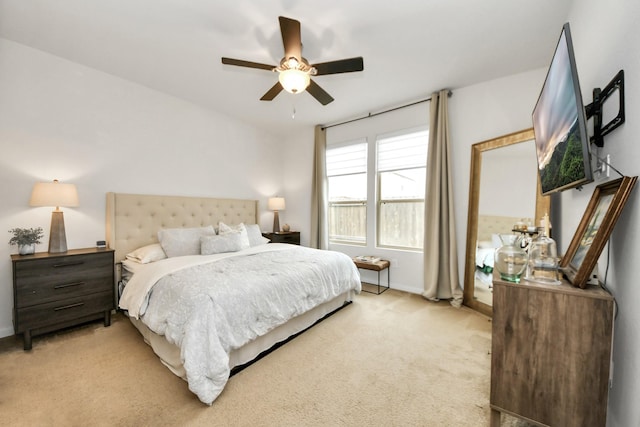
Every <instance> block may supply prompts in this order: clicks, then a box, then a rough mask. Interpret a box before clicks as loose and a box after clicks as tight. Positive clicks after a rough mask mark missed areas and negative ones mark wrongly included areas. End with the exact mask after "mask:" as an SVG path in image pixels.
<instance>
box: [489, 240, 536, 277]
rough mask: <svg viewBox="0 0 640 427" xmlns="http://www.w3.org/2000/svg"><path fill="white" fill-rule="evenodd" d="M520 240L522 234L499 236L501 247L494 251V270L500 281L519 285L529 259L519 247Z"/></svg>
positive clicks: (525, 252)
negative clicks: (496, 271)
mask: <svg viewBox="0 0 640 427" xmlns="http://www.w3.org/2000/svg"><path fill="white" fill-rule="evenodd" d="M522 239H523V235H522V234H500V240H501V242H502V246H500V247H499V248H498V249H497V250H496V253H495V263H494V268H495V269H496V270H498V273H500V278H501V279H502V280H507V281H509V282H514V283H520V276H521V275H522V273H523V272H524V270H525V268H527V260H528V258H529V257H528V254H527V251H525V250H524V249H523V248H522V246H521V242H522Z"/></svg>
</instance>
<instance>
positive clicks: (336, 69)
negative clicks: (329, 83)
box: [313, 56, 364, 76]
mask: <svg viewBox="0 0 640 427" xmlns="http://www.w3.org/2000/svg"><path fill="white" fill-rule="evenodd" d="M313 67H315V69H316V70H317V71H318V72H317V73H316V76H323V75H327V74H340V73H352V72H354V71H362V70H364V61H363V60H362V57H361V56H358V57H356V58H349V59H340V60H338V61H330V62H322V63H320V64H314V65H313Z"/></svg>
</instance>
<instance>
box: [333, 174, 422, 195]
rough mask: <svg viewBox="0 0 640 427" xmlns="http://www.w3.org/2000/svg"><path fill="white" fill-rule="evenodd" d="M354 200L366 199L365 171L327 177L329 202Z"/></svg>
mask: <svg viewBox="0 0 640 427" xmlns="http://www.w3.org/2000/svg"><path fill="white" fill-rule="evenodd" d="M423 197H424V196H423ZM354 200H357V201H366V200H367V174H366V173H359V174H356V175H342V176H331V177H329V201H330V202H345V201H354Z"/></svg>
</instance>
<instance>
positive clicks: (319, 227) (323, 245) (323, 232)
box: [310, 126, 329, 249]
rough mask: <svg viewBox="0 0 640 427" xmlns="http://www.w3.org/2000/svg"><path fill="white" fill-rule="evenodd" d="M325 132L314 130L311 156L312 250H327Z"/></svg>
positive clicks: (327, 202) (320, 128) (319, 129)
mask: <svg viewBox="0 0 640 427" xmlns="http://www.w3.org/2000/svg"><path fill="white" fill-rule="evenodd" d="M326 151H327V131H326V129H323V128H322V127H321V126H316V128H315V151H314V155H313V182H312V189H311V236H310V243H311V247H312V248H318V249H328V248H329V222H328V220H327V206H328V204H329V201H328V196H327V187H328V186H327V162H326Z"/></svg>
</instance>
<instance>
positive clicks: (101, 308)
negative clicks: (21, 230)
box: [11, 248, 115, 350]
mask: <svg viewBox="0 0 640 427" xmlns="http://www.w3.org/2000/svg"><path fill="white" fill-rule="evenodd" d="M11 261H12V264H13V303H14V304H13V326H14V329H15V332H16V334H23V336H24V349H25V350H30V349H31V337H32V336H34V335H39V334H42V333H46V332H51V331H54V330H57V329H61V328H65V327H68V326H73V325H77V324H80V323H84V322H87V321H89V320H94V319H99V318H103V319H104V325H105V326H109V325H110V324H111V310H112V309H113V308H114V283H115V282H114V263H113V250H112V249H97V248H88V249H74V250H69V251H67V252H64V253H59V254H50V253H48V252H38V253H36V254H34V255H12V256H11Z"/></svg>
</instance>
